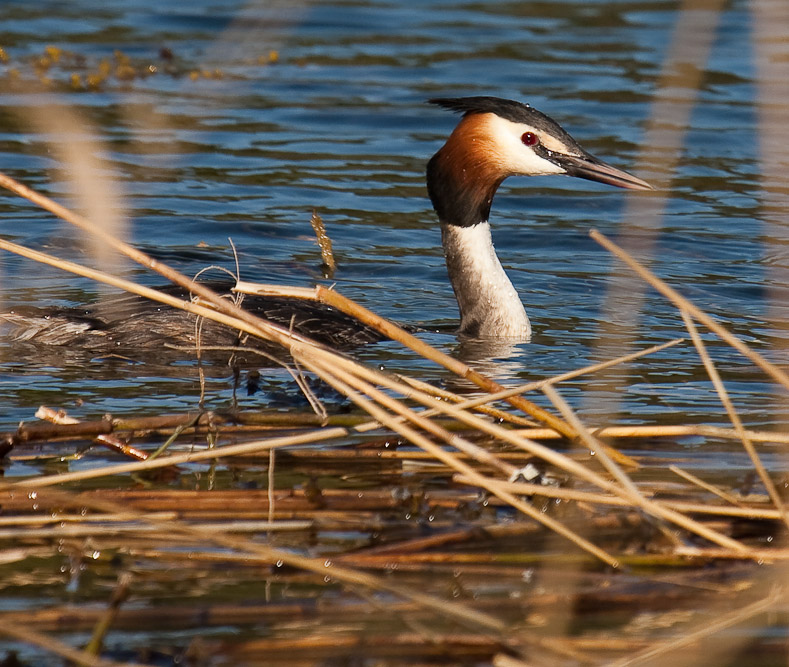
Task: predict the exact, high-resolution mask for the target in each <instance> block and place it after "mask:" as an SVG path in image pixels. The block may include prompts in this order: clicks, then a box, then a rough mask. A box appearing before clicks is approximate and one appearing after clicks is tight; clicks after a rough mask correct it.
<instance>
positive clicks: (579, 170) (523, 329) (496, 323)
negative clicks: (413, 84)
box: [427, 97, 652, 339]
mask: <svg viewBox="0 0 789 667" xmlns="http://www.w3.org/2000/svg"><path fill="white" fill-rule="evenodd" d="M429 101H430V102H431V103H432V104H435V105H438V106H439V107H442V108H444V109H448V110H450V111H454V112H458V113H461V114H462V118H461V120H460V122H459V123H458V125H457V126H456V127H455V129H454V131H453V132H452V134H451V135H450V136H449V138H448V139H447V141H446V143H445V144H444V145H443V146H442V147H441V149H439V151H438V152H437V153H436V154H435V155H434V156H433V157H432V158H431V159H430V161H429V162H428V164H427V190H428V194H429V196H430V200H431V202H432V203H433V208H434V209H435V211H436V213H437V215H438V219H439V223H440V225H441V243H442V245H443V248H444V257H445V259H446V264H447V271H448V273H449V280H450V283H451V284H452V288H453V290H454V292H455V297H456V298H457V302H458V307H459V310H460V328H459V330H458V333H459V334H460V335H461V336H466V337H472V338H514V339H529V338H530V336H531V323H530V321H529V317H528V315H527V314H526V310H525V308H524V307H523V303H522V301H521V299H520V297H519V296H518V293H517V291H516V290H515V288H514V287H513V285H512V282H511V281H510V279H509V277H508V276H507V274H506V273H505V271H504V269H503V267H502V265H501V262H500V261H499V258H498V255H497V254H496V251H495V249H494V247H493V241H492V237H491V231H490V223H489V216H490V208H491V204H492V202H493V197H494V195H495V194H496V191H497V190H498V188H499V186H500V185H501V183H502V182H503V181H504V180H505V179H506V178H508V177H510V176H516V175H520V176H542V175H550V174H565V175H568V176H575V177H579V178H585V179H589V180H593V181H599V182H601V183H607V184H608V185H614V186H617V187H620V188H626V189H630V190H651V189H652V187H651V186H650V185H649V184H648V183H647V182H646V181H643V180H641V179H640V178H637V177H635V176H633V175H632V174H629V173H627V172H625V171H622V170H620V169H617V168H616V167H613V166H611V165H609V164H606V163H605V162H603V161H601V160H599V159H598V158H596V157H594V156H592V155H591V154H589V153H588V152H587V151H585V150H584V149H583V148H581V146H580V145H579V144H578V142H577V141H576V140H575V139H573V138H572V137H571V136H570V135H569V134H568V133H567V132H566V131H565V130H564V129H563V128H562V127H561V126H560V125H559V124H558V123H557V122H556V121H555V120H553V119H552V118H550V117H549V116H547V115H545V114H544V113H542V112H540V111H537V109H534V108H533V107H531V106H529V105H528V104H524V103H522V102H516V101H514V100H508V99H501V98H497V97H460V98H434V99H431V100H429Z"/></svg>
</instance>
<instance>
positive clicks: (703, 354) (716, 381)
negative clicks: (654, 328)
mask: <svg viewBox="0 0 789 667" xmlns="http://www.w3.org/2000/svg"><path fill="white" fill-rule="evenodd" d="M679 312H680V315H682V321H683V322H685V327H686V328H687V330H688V333H690V338H691V340H692V341H693V344H694V345H695V346H696V352H698V354H699V357H700V358H701V361H702V363H703V364H704V368H705V369H706V370H707V375H709V378H710V380H711V381H712V385H713V386H714V387H715V391H716V392H718V398H720V401H721V403H722V404H723V407H724V408H725V409H726V414H728V415H729V420H730V421H731V423H732V426H734V430H735V431H736V432H737V434H738V435H739V436H740V440H741V441H742V446H743V448H744V449H745V451H746V452H747V453H748V456H749V457H750V459H751V463H752V464H753V467H754V469H755V470H756V473H757V474H758V475H759V479H761V480H762V484H764V488H765V489H766V490H767V495H769V496H770V500H772V501H773V504H774V505H775V507H776V509H777V510H778V511H779V512H781V514H782V515H783V521H784V523H785V524H786V526H787V527H788V528H789V515H788V514H787V513H786V509H785V508H784V503H783V500H782V499H781V496H780V495H779V494H778V489H776V488H775V484H773V480H772V479H771V478H770V475H769V473H768V472H767V469H766V468H765V467H764V465H763V464H762V460H761V458H759V453H758V452H757V451H756V448H755V447H754V446H753V443H752V442H751V441H750V440H749V439H748V436H747V435H746V434H745V428H744V427H743V425H742V421H741V420H740V415H739V414H737V410H736V409H735V408H734V404H733V403H732V402H731V399H730V398H729V393H728V392H727V391H726V387H725V386H724V385H723V382H722V381H721V377H720V374H719V373H718V369H717V368H716V367H715V364H714V363H713V362H712V359H711V358H710V355H709V353H708V352H707V347H706V346H705V345H704V341H702V340H701V336H699V332H698V331H697V330H696V325H695V324H693V320H692V319H691V318H690V315H689V314H688V312H687V311H686V310H684V309H680V311H679Z"/></svg>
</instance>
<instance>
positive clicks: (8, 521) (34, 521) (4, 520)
mask: <svg viewBox="0 0 789 667" xmlns="http://www.w3.org/2000/svg"><path fill="white" fill-rule="evenodd" d="M150 514H151V515H152V518H154V519H157V520H160V521H167V520H169V519H176V518H177V517H178V513H177V512H151V513H150ZM136 520H137V515H136V514H129V513H126V514H87V515H83V514H56V515H55V516H36V515H24V516H3V517H0V526H40V525H46V524H50V523H58V524H64V523H65V524H67V523H78V524H85V523H120V522H122V521H136Z"/></svg>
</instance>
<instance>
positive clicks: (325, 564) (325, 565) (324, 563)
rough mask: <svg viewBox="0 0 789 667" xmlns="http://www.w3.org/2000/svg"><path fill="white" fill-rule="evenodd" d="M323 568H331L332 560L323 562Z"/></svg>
mask: <svg viewBox="0 0 789 667" xmlns="http://www.w3.org/2000/svg"><path fill="white" fill-rule="evenodd" d="M323 567H331V561H330V560H325V561H323Z"/></svg>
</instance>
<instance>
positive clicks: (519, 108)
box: [428, 96, 575, 145]
mask: <svg viewBox="0 0 789 667" xmlns="http://www.w3.org/2000/svg"><path fill="white" fill-rule="evenodd" d="M428 102H429V103H430V104H435V105H437V106H440V107H442V108H444V109H449V110H450V111H455V112H457V113H462V114H463V115H464V116H467V115H470V114H475V113H492V114H496V115H497V116H499V117H501V118H504V119H505V120H509V121H512V122H513V123H526V124H527V125H531V126H532V127H533V128H535V129H537V130H543V131H545V132H547V133H548V134H550V135H552V136H554V137H556V138H557V139H560V140H562V141H564V142H565V143H568V145H573V144H575V141H574V140H573V139H572V137H570V135H569V134H567V132H565V131H564V129H563V128H562V127H561V125H559V124H558V123H557V122H556V121H555V120H553V119H552V118H551V117H549V116H546V115H545V114H544V113H542V112H541V111H537V109H535V108H533V107H530V106H529V105H528V104H523V103H522V102H516V101H515V100H505V99H503V98H501V97H484V96H481V97H435V98H433V99H430V100H428ZM568 140H569V141H568Z"/></svg>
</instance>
